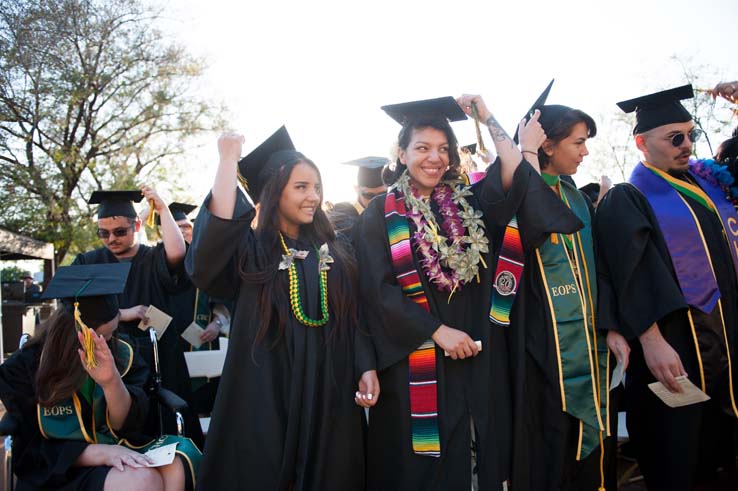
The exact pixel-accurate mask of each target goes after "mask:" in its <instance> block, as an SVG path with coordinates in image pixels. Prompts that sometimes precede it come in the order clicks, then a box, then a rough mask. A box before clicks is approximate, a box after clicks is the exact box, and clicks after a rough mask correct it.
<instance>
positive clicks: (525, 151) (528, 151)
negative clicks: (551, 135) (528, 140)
mask: <svg viewBox="0 0 738 491" xmlns="http://www.w3.org/2000/svg"><path fill="white" fill-rule="evenodd" d="M521 152H522V153H532V154H533V155H535V156H538V152H534V151H533V150H522V151H521Z"/></svg>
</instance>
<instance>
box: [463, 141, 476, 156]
mask: <svg viewBox="0 0 738 491" xmlns="http://www.w3.org/2000/svg"><path fill="white" fill-rule="evenodd" d="M461 148H463V149H464V150H466V151H467V152H469V153H470V154H472V155H475V154H476V153H477V144H476V143H472V144H471V145H464V146H463V147H461Z"/></svg>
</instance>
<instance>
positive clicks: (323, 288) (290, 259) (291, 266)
mask: <svg viewBox="0 0 738 491" xmlns="http://www.w3.org/2000/svg"><path fill="white" fill-rule="evenodd" d="M279 240H280V241H281V242H282V249H283V250H284V254H283V255H282V261H281V262H280V266H279V269H285V268H284V267H283V265H284V266H286V269H287V270H288V271H289V275H290V307H292V315H294V316H295V319H297V320H298V322H300V324H303V325H305V326H308V327H321V326H324V325H325V324H326V323H327V322H328V317H329V314H328V269H330V268H329V267H323V266H322V265H321V264H320V262H323V261H320V262H319V265H318V268H319V269H320V311H321V314H322V316H323V318H322V319H319V320H315V319H311V318H309V317H308V316H307V314H306V313H305V309H304V308H303V307H302V298H301V296H300V278H299V277H298V274H297V266H295V261H294V259H295V258H297V259H304V258H305V257H307V252H306V251H296V250H295V249H290V248H288V247H287V244H285V242H284V237H283V236H282V234H281V233H280V234H279ZM321 249H322V247H321ZM326 249H327V247H326ZM298 253H301V254H298ZM315 253H316V254H317V255H318V257H319V258H320V259H322V256H323V255H322V254H321V251H320V250H318V248H317V247H316V248H315ZM326 256H327V253H326ZM327 257H328V258H330V256H327ZM330 262H333V261H332V259H331V260H330Z"/></svg>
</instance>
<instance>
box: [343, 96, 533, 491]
mask: <svg viewBox="0 0 738 491" xmlns="http://www.w3.org/2000/svg"><path fill="white" fill-rule="evenodd" d="M383 109H384V110H385V112H387V113H388V115H390V116H391V117H392V118H393V119H395V120H396V121H397V122H398V123H400V124H401V125H402V129H401V131H400V133H399V137H398V145H399V156H398V160H397V162H395V165H394V167H393V168H388V169H387V171H386V172H385V176H384V177H385V179H384V180H385V182H387V183H388V184H389V185H390V188H389V189H388V191H387V193H386V194H385V195H380V196H378V197H376V198H374V199H373V200H372V201H371V202H370V203H369V206H368V207H367V209H366V210H365V211H364V213H363V214H362V215H361V217H360V219H359V221H358V223H357V225H356V227H355V230H354V243H355V246H356V249H357V257H358V260H359V271H360V275H359V279H360V285H361V298H362V305H363V307H364V310H365V312H366V320H367V322H366V324H367V326H368V327H369V329H370V332H371V335H372V339H373V341H374V344H375V347H376V351H377V358H378V367H377V368H378V370H379V378H380V382H381V384H382V391H383V396H382V400H381V401H380V402H379V403H378V404H377V405H376V406H375V407H374V408H372V410H371V412H370V417H369V446H368V454H369V455H368V472H367V476H368V488H369V489H371V490H385V489H413V490H415V489H461V490H464V489H466V490H468V489H471V488H472V485H474V486H478V488H479V489H502V488H503V483H504V482H505V481H507V480H508V479H509V478H510V468H511V455H512V433H511V426H512V400H511V393H512V385H513V382H512V379H511V375H510V369H509V368H510V367H509V358H508V354H509V352H508V348H507V342H508V341H507V335H508V332H507V331H506V329H505V328H503V327H501V326H497V325H491V324H490V322H489V320H488V316H489V305H490V294H491V290H492V283H493V281H494V280H493V278H494V276H493V275H494V273H495V269H496V262H497V261H496V251H497V250H498V249H499V247H500V244H501V238H502V232H503V231H504V228H505V225H506V224H507V223H508V222H509V221H510V219H511V218H512V216H513V215H514V214H515V212H516V210H517V207H518V205H519V204H520V201H521V200H522V198H523V196H524V194H525V192H526V188H527V184H528V180H529V179H530V176H531V175H532V174H537V172H536V170H535V169H534V168H533V167H531V165H529V164H528V163H527V162H524V161H523V160H522V155H521V153H520V151H519V150H518V149H517V148H516V147H515V146H514V145H513V142H512V139H511V138H510V137H509V136H508V135H507V134H506V133H505V132H504V131H503V130H502V129H501V127H500V125H499V124H498V123H497V121H496V120H495V119H494V117H492V114H491V113H490V111H489V110H488V109H487V108H486V106H485V105H484V101H483V100H482V98H481V97H479V96H463V97H461V98H460V99H459V102H458V103H457V101H455V100H454V99H453V98H452V97H444V98H440V99H431V100H426V101H416V102H410V103H404V104H395V105H390V106H385V107H383ZM475 111H476V114H477V116H478V118H479V119H480V120H481V124H486V125H487V126H488V128H489V130H490V133H491V136H492V137H493V140H494V142H495V145H496V150H497V153H498V155H499V156H500V158H499V159H498V161H497V162H496V163H495V164H493V165H492V167H491V168H490V171H489V172H488V173H487V176H486V178H484V179H483V180H482V181H480V182H478V183H477V184H475V185H473V186H469V185H468V183H467V181H466V180H464V179H463V178H462V177H461V176H460V170H459V163H460V159H459V153H458V142H457V139H456V135H455V133H454V131H453V129H452V128H451V124H450V122H452V121H463V120H466V119H467V116H466V114H465V112H466V113H468V114H472V113H474V112H475ZM522 132H523V135H524V140H525V141H526V143H529V142H530V140H531V139H532V140H534V141H538V139H540V138H541V137H542V134H543V133H542V131H541V129H540V126H539V125H538V123H537V121H535V120H533V121H531V122H530V123H529V124H528V125H526V126H524V127H523V129H522ZM477 341H479V342H481V344H477ZM480 346H481V350H480ZM444 351H446V352H448V353H449V355H450V356H448V357H446V356H444Z"/></svg>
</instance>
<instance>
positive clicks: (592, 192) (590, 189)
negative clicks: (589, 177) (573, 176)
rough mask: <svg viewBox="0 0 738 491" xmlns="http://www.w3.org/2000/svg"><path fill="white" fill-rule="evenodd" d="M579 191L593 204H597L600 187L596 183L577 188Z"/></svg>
mask: <svg viewBox="0 0 738 491" xmlns="http://www.w3.org/2000/svg"><path fill="white" fill-rule="evenodd" d="M579 190H580V191H581V192H583V193H584V194H586V195H587V197H588V198H589V200H590V201H591V202H592V203H593V204H594V203H597V198H599V197H600V185H599V184H598V183H596V182H590V183H589V184H585V185H584V186H582V187H581V188H579Z"/></svg>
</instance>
